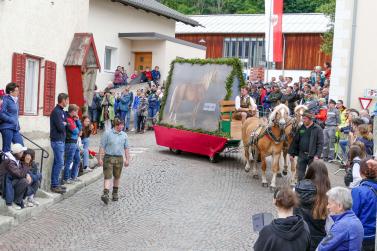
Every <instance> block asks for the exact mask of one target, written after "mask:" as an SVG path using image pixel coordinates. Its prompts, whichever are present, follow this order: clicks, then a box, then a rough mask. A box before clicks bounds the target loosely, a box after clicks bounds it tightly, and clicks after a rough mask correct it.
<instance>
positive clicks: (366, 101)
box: [359, 98, 372, 109]
mask: <svg viewBox="0 0 377 251" xmlns="http://www.w3.org/2000/svg"><path fill="white" fill-rule="evenodd" d="M359 101H360V105H361V107H362V108H363V109H368V107H369V105H370V103H371V102H372V99H371V98H359Z"/></svg>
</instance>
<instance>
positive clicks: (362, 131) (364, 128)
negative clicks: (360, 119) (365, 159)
mask: <svg viewBox="0 0 377 251" xmlns="http://www.w3.org/2000/svg"><path fill="white" fill-rule="evenodd" d="M357 129H358V131H359V136H358V137H357V138H356V141H360V142H362V143H363V144H364V145H365V150H366V153H367V155H368V156H372V155H373V135H372V133H371V132H370V131H369V125H367V124H362V125H359V126H358V127H357Z"/></svg>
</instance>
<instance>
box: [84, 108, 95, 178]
mask: <svg viewBox="0 0 377 251" xmlns="http://www.w3.org/2000/svg"><path fill="white" fill-rule="evenodd" d="M92 130H93V124H91V122H90V119H89V117H88V116H86V115H84V116H83V117H82V134H81V143H82V144H83V149H84V150H83V166H84V168H83V170H84V172H91V171H92V169H90V167H89V137H90V135H91V134H92Z"/></svg>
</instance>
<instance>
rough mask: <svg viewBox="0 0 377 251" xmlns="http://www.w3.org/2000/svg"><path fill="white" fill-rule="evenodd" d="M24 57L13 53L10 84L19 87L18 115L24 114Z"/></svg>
mask: <svg viewBox="0 0 377 251" xmlns="http://www.w3.org/2000/svg"><path fill="white" fill-rule="evenodd" d="M25 68H26V55H24V54H19V53H13V65H12V82H14V83H16V84H17V85H18V86H19V93H20V94H19V98H18V104H19V114H20V115H23V114H24V99H25Z"/></svg>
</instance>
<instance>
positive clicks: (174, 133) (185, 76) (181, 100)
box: [154, 59, 243, 162]
mask: <svg viewBox="0 0 377 251" xmlns="http://www.w3.org/2000/svg"><path fill="white" fill-rule="evenodd" d="M242 81H243V78H242V72H241V64H240V61H239V60H238V59H219V60H214V59H205V60H204V59H203V60H201V59H193V60H187V59H176V60H174V61H173V62H172V64H171V70H170V72H169V76H168V81H167V85H166V92H165V96H164V99H163V101H162V106H161V110H160V118H159V124H158V125H156V126H155V127H154V131H155V137H156V142H157V144H158V145H160V146H164V147H168V148H169V149H170V150H171V151H173V152H175V153H180V152H182V151H185V152H190V153H195V154H200V155H205V156H208V157H209V159H210V161H211V162H217V160H218V159H219V156H220V153H229V152H234V151H237V150H238V148H239V145H240V139H241V121H235V120H233V118H232V117H233V116H232V115H233V112H234V111H235V108H234V101H233V100H234V99H235V96H236V95H237V94H238V92H239V85H240V83H242Z"/></svg>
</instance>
